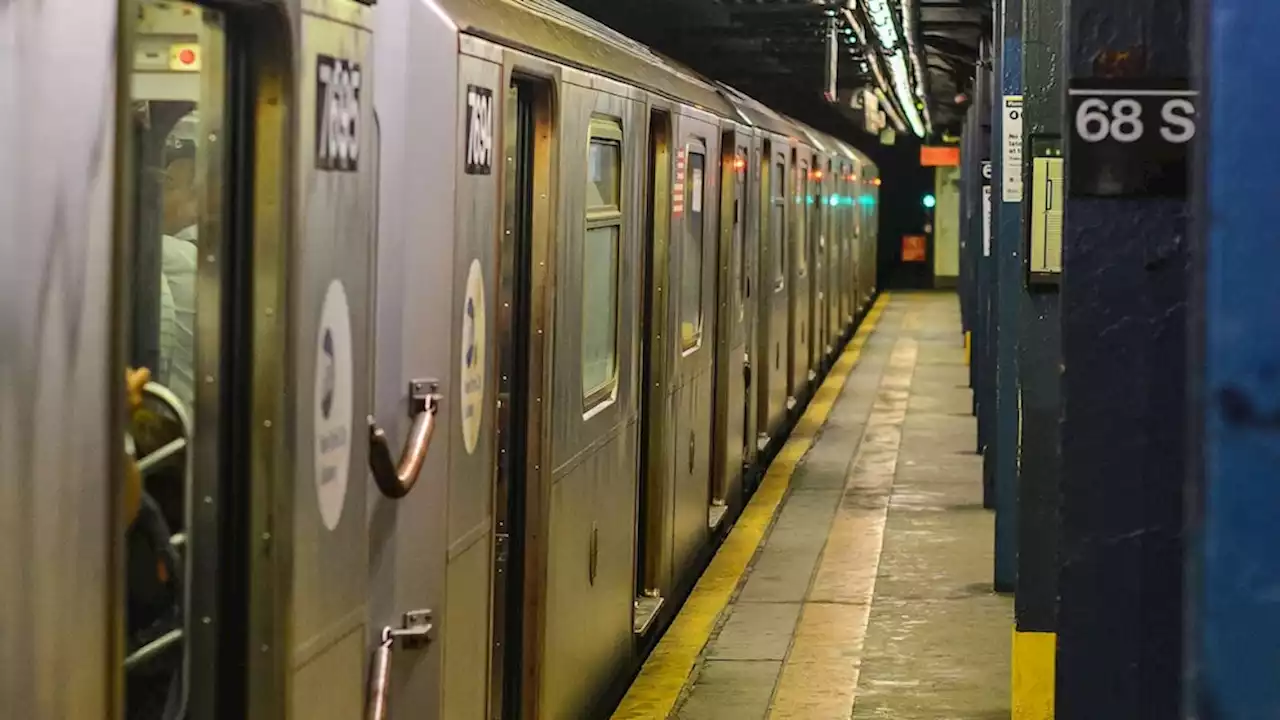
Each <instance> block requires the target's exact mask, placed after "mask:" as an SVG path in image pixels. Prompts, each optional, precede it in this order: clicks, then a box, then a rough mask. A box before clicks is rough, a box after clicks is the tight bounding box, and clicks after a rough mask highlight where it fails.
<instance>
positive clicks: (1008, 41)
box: [984, 0, 1023, 592]
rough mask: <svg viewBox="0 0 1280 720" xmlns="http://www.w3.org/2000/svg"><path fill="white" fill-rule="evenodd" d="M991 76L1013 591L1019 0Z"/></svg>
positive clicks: (1004, 5)
mask: <svg viewBox="0 0 1280 720" xmlns="http://www.w3.org/2000/svg"><path fill="white" fill-rule="evenodd" d="M995 23H996V28H995V29H996V37H997V41H996V46H997V47H998V48H1001V49H1002V51H1001V52H1000V53H998V59H997V62H996V83H995V86H994V88H993V89H996V88H998V91H997V92H993V93H992V96H993V101H994V107H993V111H992V133H991V140H992V149H991V157H992V160H993V161H992V163H991V165H992V195H993V198H992V202H993V205H994V212H995V219H994V228H995V229H994V230H993V232H994V235H995V237H993V238H992V243H993V248H992V256H993V258H994V263H993V265H994V270H995V293H994V295H993V296H992V306H993V308H994V312H993V318H994V327H993V332H992V336H993V337H989V338H988V341H989V342H990V341H992V340H994V347H995V373H994V377H995V417H994V428H993V431H992V433H991V437H990V442H989V443H988V445H987V450H986V453H985V454H984V473H987V474H989V477H990V478H991V479H992V482H993V483H994V490H995V507H996V532H995V573H994V574H995V588H996V590H997V591H1000V592H1011V591H1013V589H1014V583H1015V579H1016V576H1017V567H1016V565H1017V555H1018V546H1017V542H1018V537H1017V533H1018V516H1017V512H1018V312H1019V309H1020V305H1021V303H1022V275H1023V272H1022V243H1023V237H1022V194H1023V193H1022V177H1021V161H1020V157H1021V150H1022V149H1021V142H1022V133H1021V130H1020V126H1021V124H1022V105H1021V103H1022V0H1002V2H1000V8H999V11H998V12H997V13H996V14H995Z"/></svg>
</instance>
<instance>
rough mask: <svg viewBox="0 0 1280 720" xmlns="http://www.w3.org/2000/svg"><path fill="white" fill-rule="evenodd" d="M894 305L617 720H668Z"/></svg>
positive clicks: (815, 404) (736, 531)
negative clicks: (805, 461) (793, 477)
mask: <svg viewBox="0 0 1280 720" xmlns="http://www.w3.org/2000/svg"><path fill="white" fill-rule="evenodd" d="M888 304H889V293H887V292H886V293H882V294H881V295H880V297H879V299H877V300H876V303H875V305H874V306H872V308H871V310H870V311H868V312H867V316H866V317H865V318H863V320H862V324H861V325H859V326H858V331H857V332H856V333H854V335H853V338H852V339H851V340H850V341H849V344H848V345H846V346H845V349H844V352H842V353H841V354H840V357H839V358H838V359H837V360H836V362H835V363H834V364H833V365H832V366H831V371H830V372H829V373H828V374H827V377H826V379H825V380H824V381H823V383H822V385H821V386H820V387H819V388H818V390H817V392H815V393H814V395H813V398H812V399H811V400H810V401H809V406H808V408H806V409H805V413H804V415H802V416H801V417H800V420H799V421H798V422H797V423H796V426H795V428H794V429H793V430H792V432H791V435H790V437H788V438H787V441H786V443H785V444H783V446H782V449H781V450H780V451H779V452H778V455H777V457H775V458H774V459H773V462H772V463H770V464H769V468H768V469H767V470H766V471H765V476H764V480H763V482H761V483H760V487H758V488H756V492H755V494H754V495H752V497H751V501H750V502H749V503H747V506H746V507H745V508H743V510H742V515H741V516H739V518H738V522H737V523H735V524H734V526H733V529H732V530H731V531H730V532H729V536H728V537H727V538H725V540H724V543H723V544H722V545H721V546H720V549H719V550H717V551H716V554H715V557H714V558H712V560H711V563H710V564H709V565H708V566H707V569H706V571H705V572H704V573H703V574H702V577H701V578H699V579H698V583H697V584H696V585H695V586H694V588H693V591H692V592H691V593H690V594H689V597H688V599H687V600H685V603H684V606H683V607H682V608H681V609H680V612H679V613H678V614H677V615H676V618H675V620H674V621H673V622H672V623H671V626H670V627H668V628H667V631H666V632H665V633H664V634H663V636H662V639H661V640H659V641H658V645H657V647H655V648H654V649H653V652H652V653H650V654H649V658H648V660H646V661H645V663H644V666H643V667H642V668H641V669H640V674H639V675H637V676H636V679H635V681H634V682H633V683H632V684H631V687H630V688H629V689H628V690H627V694H626V696H625V697H623V699H622V702H621V703H620V704H619V705H618V708H617V710H615V711H614V713H613V718H612V720H639V719H642V718H643V719H657V718H665V717H667V716H668V715H669V714H670V713H671V711H672V710H673V709H674V708H675V704H676V701H677V700H678V699H679V697H680V691H681V690H682V689H683V688H684V685H685V682H686V681H687V680H688V679H689V674H690V673H691V672H693V667H694V665H695V664H696V663H697V661H698V655H699V653H701V652H702V648H703V647H704V646H705V645H706V644H707V640H709V639H710V638H711V632H712V631H713V630H714V629H715V626H716V621H717V620H718V619H719V617H720V614H721V613H722V612H724V609H725V607H727V606H728V604H729V599H730V598H731V597H732V595H733V591H734V589H735V588H737V586H738V582H739V581H740V580H741V579H742V575H743V573H745V572H746V569H747V565H748V563H750V562H751V558H752V557H753V556H754V555H755V552H756V548H758V547H759V546H760V542H761V540H763V539H764V534H765V531H766V530H767V529H768V528H769V525H770V523H771V522H773V517H774V515H775V514H776V513H777V512H778V506H779V505H780V504H781V502H782V498H783V496H784V495H785V494H786V492H787V488H788V487H789V486H790V485H791V475H792V474H793V473H794V472H795V469H796V466H797V465H798V464H799V463H800V459H801V458H803V457H804V455H805V453H806V452H808V451H809V448H810V447H811V446H812V445H813V440H814V437H815V436H816V435H817V432H818V430H819V429H821V428H822V426H823V424H824V423H825V422H826V421H827V416H828V415H830V414H831V408H832V406H834V405H835V402H836V399H837V398H839V397H840V391H841V390H843V389H844V385H845V382H846V381H847V380H848V379H849V374H850V373H851V372H853V368H854V367H856V366H857V364H858V358H859V357H861V355H862V347H863V346H864V345H865V344H866V342H867V338H868V337H869V336H870V335H871V333H872V332H873V331H874V330H875V327H876V324H877V323H878V322H879V320H880V314H881V313H883V312H884V309H885V307H886V306H887V305H888Z"/></svg>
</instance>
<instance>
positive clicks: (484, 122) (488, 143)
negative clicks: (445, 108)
mask: <svg viewBox="0 0 1280 720" xmlns="http://www.w3.org/2000/svg"><path fill="white" fill-rule="evenodd" d="M463 152H464V153H466V166H467V169H466V172H467V174H468V175H488V174H489V173H490V172H492V170H493V91H492V90H490V89H489V88H483V87H479V86H477V85H468V86H467V145H466V147H465V148H463Z"/></svg>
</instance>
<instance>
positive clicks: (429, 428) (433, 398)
mask: <svg viewBox="0 0 1280 720" xmlns="http://www.w3.org/2000/svg"><path fill="white" fill-rule="evenodd" d="M438 387H439V385H438V383H437V382H436V381H434V380H414V381H413V382H411V383H409V417H411V418H413V426H412V427H411V428H410V429H409V437H407V438H405V442H404V450H403V451H402V452H401V453H400V461H399V463H397V462H396V461H395V460H394V459H393V458H392V455H391V445H390V443H389V442H388V441H387V433H386V431H384V430H383V429H382V428H380V427H378V422H377V421H376V420H375V419H374V418H373V416H372V415H370V416H369V470H371V471H372V472H373V480H374V482H376V483H377V484H378V489H379V490H381V491H382V494H383V495H386V496H387V497H389V498H393V499H398V498H402V497H404V496H405V495H408V494H409V491H410V490H412V489H413V486H414V485H416V484H417V482H418V475H419V473H420V472H421V470H422V464H423V463H424V462H425V461H426V459H427V451H428V450H430V449H431V437H432V436H433V435H434V434H435V429H436V411H437V410H438V409H439V407H440V396H439V395H437V394H436V389H437V388H438Z"/></svg>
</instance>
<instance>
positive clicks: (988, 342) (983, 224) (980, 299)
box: [966, 38, 995, 509]
mask: <svg viewBox="0 0 1280 720" xmlns="http://www.w3.org/2000/svg"><path fill="white" fill-rule="evenodd" d="M976 76H977V81H976V83H975V85H976V90H975V92H974V117H975V118H976V120H975V121H974V124H971V125H969V126H968V129H967V130H966V132H971V133H972V135H973V136H974V138H973V142H974V148H975V149H974V153H975V155H977V156H978V158H979V174H980V180H979V181H978V182H979V184H978V193H977V197H976V202H978V203H979V205H978V207H977V209H976V212H975V215H976V216H977V217H976V222H977V223H978V225H977V229H976V230H975V236H976V237H977V238H978V240H977V241H975V245H976V246H977V247H975V248H974V286H975V287H974V300H975V311H974V332H973V355H972V366H971V372H970V380H971V384H972V386H973V400H974V410H975V412H976V413H977V416H978V442H977V446H976V448H975V450H976V451H977V452H978V453H979V454H983V453H984V452H985V451H986V450H985V449H986V446H987V443H988V442H989V440H990V436H991V432H992V430H991V426H993V425H994V422H993V419H994V417H995V392H994V390H993V388H994V385H995V369H994V364H995V363H994V358H995V349H994V344H993V342H992V336H991V329H990V328H991V326H992V320H991V314H992V313H991V305H992V304H991V297H992V295H993V294H994V290H995V277H994V272H993V270H992V264H993V260H992V257H991V232H992V227H991V217H990V215H989V202H990V197H991V107H992V103H993V102H994V101H993V100H992V92H991V86H992V57H991V44H990V41H989V40H988V39H987V38H983V39H982V40H981V47H980V49H979V59H978V65H977V68H976ZM982 505H983V507H985V508H988V509H993V508H995V482H994V477H993V476H992V475H991V474H989V473H986V472H985V471H984V473H983V482H982Z"/></svg>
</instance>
